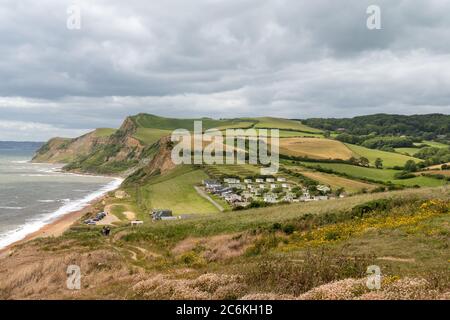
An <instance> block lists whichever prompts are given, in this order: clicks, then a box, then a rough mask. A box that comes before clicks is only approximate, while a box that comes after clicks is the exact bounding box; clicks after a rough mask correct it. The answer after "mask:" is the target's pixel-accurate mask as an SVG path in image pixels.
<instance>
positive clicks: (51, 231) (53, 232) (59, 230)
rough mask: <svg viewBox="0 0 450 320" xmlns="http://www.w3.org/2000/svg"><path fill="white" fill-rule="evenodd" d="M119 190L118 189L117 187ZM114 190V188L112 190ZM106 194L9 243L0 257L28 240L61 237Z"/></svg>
mask: <svg viewBox="0 0 450 320" xmlns="http://www.w3.org/2000/svg"><path fill="white" fill-rule="evenodd" d="M115 190H117V189H115ZM112 191H114V190H112ZM105 197H106V195H102V196H101V197H98V198H96V199H94V200H92V201H90V202H89V203H88V204H87V206H86V207H84V208H82V209H80V210H76V211H71V212H68V213H66V214H64V215H62V216H60V217H58V218H56V220H55V221H52V222H50V223H48V224H46V225H44V226H43V227H42V228H40V229H39V230H37V231H34V232H32V233H30V234H28V235H26V236H25V237H24V238H23V239H21V240H18V241H15V242H13V243H11V244H9V245H7V246H6V247H4V248H0V258H3V257H4V256H5V255H9V254H10V253H11V252H12V251H13V250H14V247H16V246H18V245H21V244H24V243H26V242H29V241H32V240H35V239H38V238H47V237H59V236H61V235H62V234H63V233H64V232H65V231H67V230H68V229H69V228H70V227H71V226H72V225H73V224H74V223H76V222H77V221H78V220H80V219H81V218H82V217H83V216H84V215H85V214H87V213H89V212H90V211H91V210H92V209H93V208H94V206H95V205H96V204H97V203H98V202H100V201H102V200H103V199H104V198H105Z"/></svg>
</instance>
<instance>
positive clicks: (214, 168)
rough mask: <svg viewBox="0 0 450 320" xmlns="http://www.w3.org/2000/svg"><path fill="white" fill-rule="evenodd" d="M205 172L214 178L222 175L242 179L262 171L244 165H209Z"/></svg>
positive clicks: (255, 167) (252, 166)
mask: <svg viewBox="0 0 450 320" xmlns="http://www.w3.org/2000/svg"><path fill="white" fill-rule="evenodd" d="M205 170H206V171H207V172H208V173H209V174H211V175H213V176H221V175H235V176H238V177H240V178H245V177H247V176H253V175H258V174H260V169H259V167H257V166H254V165H249V164H243V165H207V166H205Z"/></svg>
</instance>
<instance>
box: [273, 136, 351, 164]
mask: <svg viewBox="0 0 450 320" xmlns="http://www.w3.org/2000/svg"><path fill="white" fill-rule="evenodd" d="M280 153H281V154H286V155H291V156H299V157H308V158H311V159H342V160H347V159H349V158H350V157H352V156H354V154H353V152H352V151H351V150H350V149H349V148H347V147H346V146H345V145H344V144H343V143H342V142H340V141H336V140H330V139H317V138H283V139H281V140H280Z"/></svg>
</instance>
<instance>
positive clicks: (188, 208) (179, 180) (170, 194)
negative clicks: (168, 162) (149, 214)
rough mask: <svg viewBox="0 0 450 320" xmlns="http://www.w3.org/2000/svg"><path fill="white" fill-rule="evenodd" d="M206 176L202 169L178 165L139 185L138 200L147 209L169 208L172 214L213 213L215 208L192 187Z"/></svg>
mask: <svg viewBox="0 0 450 320" xmlns="http://www.w3.org/2000/svg"><path fill="white" fill-rule="evenodd" d="M207 178H208V176H207V175H206V174H205V173H204V172H203V171H202V170H199V169H194V168H192V167H189V166H180V167H178V168H176V169H174V170H173V171H171V172H170V173H168V174H166V175H162V176H158V177H155V178H154V179H152V180H151V181H150V183H147V184H145V185H143V186H140V187H139V195H138V197H139V199H138V201H139V202H140V204H141V206H143V207H145V208H147V209H148V210H151V209H154V208H157V209H171V210H172V211H173V213H174V214H205V213H215V212H218V210H217V208H216V207H214V206H213V205H212V204H211V203H210V202H209V201H207V200H206V199H204V198H202V197H201V196H199V194H198V193H197V191H196V190H195V189H194V185H196V184H201V182H202V180H203V179H207Z"/></svg>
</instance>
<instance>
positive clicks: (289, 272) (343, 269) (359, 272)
mask: <svg viewBox="0 0 450 320" xmlns="http://www.w3.org/2000/svg"><path fill="white" fill-rule="evenodd" d="M302 258H303V262H302V263H298V262H295V261H292V260H289V259H286V258H285V257H280V258H275V259H272V260H268V261H267V260H264V261H261V262H259V263H258V264H257V265H256V266H255V267H254V268H251V269H250V270H249V271H248V272H247V274H246V275H245V282H246V283H247V285H249V286H252V287H256V289H257V290H258V291H270V292H276V293H283V294H292V295H298V294H301V293H303V292H306V291H308V290H310V289H312V288H314V287H317V286H320V285H322V284H325V283H329V282H332V281H335V280H341V279H346V278H362V277H364V276H365V274H366V269H367V266H369V265H371V264H373V262H374V257H373V256H366V255H361V256H352V257H349V256H348V255H347V254H345V253H334V252H330V251H328V250H325V249H322V251H321V252H319V253H318V254H312V253H311V252H309V251H308V252H306V254H305V256H304V257H302Z"/></svg>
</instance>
